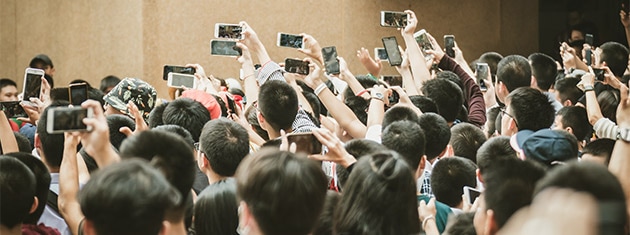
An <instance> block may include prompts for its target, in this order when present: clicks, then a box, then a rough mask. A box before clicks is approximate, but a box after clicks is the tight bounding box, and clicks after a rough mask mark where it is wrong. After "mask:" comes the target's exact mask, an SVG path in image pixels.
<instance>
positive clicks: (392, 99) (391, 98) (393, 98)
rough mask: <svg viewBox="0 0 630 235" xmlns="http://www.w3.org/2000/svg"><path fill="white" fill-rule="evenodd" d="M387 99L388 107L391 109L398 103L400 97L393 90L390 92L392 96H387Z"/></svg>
mask: <svg viewBox="0 0 630 235" xmlns="http://www.w3.org/2000/svg"><path fill="white" fill-rule="evenodd" d="M388 99H389V107H391V106H393V105H395V104H397V103H398V101H400V95H399V94H398V92H396V91H395V90H392V94H391V95H389V97H388Z"/></svg>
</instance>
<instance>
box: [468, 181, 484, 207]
mask: <svg viewBox="0 0 630 235" xmlns="http://www.w3.org/2000/svg"><path fill="white" fill-rule="evenodd" d="M479 195H481V191H479V190H477V189H474V188H471V187H468V186H464V198H466V202H468V204H469V205H472V204H473V203H475V199H477V197H479Z"/></svg>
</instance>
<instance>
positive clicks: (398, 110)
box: [381, 106, 419, 130]
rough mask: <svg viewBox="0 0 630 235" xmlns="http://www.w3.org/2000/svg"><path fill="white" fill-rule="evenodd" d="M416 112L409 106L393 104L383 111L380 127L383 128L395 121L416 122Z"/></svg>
mask: <svg viewBox="0 0 630 235" xmlns="http://www.w3.org/2000/svg"><path fill="white" fill-rule="evenodd" d="M418 119H419V117H418V114H417V113H416V112H415V111H413V110H412V109H411V108H408V107H405V106H394V107H391V108H390V109H388V110H387V111H385V114H384V115H383V122H382V124H381V125H382V126H383V127H382V129H383V130H385V128H387V126H389V125H390V124H392V123H394V122H396V121H403V120H407V121H412V122H415V123H418Z"/></svg>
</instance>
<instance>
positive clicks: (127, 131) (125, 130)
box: [118, 126, 133, 137]
mask: <svg viewBox="0 0 630 235" xmlns="http://www.w3.org/2000/svg"><path fill="white" fill-rule="evenodd" d="M118 132H120V133H123V134H124V135H125V136H127V137H129V136H131V135H133V131H131V128H129V127H126V126H124V127H121V128H120V129H118Z"/></svg>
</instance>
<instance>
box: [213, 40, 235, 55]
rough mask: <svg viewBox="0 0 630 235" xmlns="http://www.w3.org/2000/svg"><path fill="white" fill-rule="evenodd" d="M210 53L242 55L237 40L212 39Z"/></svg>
mask: <svg viewBox="0 0 630 235" xmlns="http://www.w3.org/2000/svg"><path fill="white" fill-rule="evenodd" d="M210 50H211V51H210V54H212V55H220V56H241V53H242V52H241V48H239V47H237V46H236V42H235V41H221V40H212V41H210Z"/></svg>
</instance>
